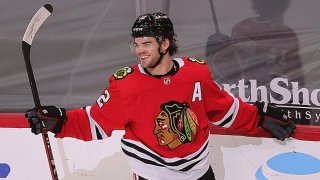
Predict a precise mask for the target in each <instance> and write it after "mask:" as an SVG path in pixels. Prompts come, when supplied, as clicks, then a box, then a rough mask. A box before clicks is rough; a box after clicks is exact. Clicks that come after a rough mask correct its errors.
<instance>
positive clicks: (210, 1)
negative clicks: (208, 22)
mask: <svg viewBox="0 0 320 180" xmlns="http://www.w3.org/2000/svg"><path fill="white" fill-rule="evenodd" d="M209 3H210V7H211V12H212V18H213V23H214V27H215V30H216V33H217V34H220V29H219V25H218V19H217V15H216V11H215V9H214V5H213V0H209Z"/></svg>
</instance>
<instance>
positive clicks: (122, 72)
mask: <svg viewBox="0 0 320 180" xmlns="http://www.w3.org/2000/svg"><path fill="white" fill-rule="evenodd" d="M132 72H133V68H132V67H130V66H127V67H123V68H121V69H119V70H117V71H116V72H115V73H114V74H113V75H112V76H113V77H114V79H115V80H121V79H124V78H126V77H127V76H129V75H130V74H132Z"/></svg>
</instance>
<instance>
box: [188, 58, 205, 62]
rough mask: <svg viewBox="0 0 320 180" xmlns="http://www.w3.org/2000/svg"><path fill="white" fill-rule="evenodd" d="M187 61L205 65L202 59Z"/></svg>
mask: <svg viewBox="0 0 320 180" xmlns="http://www.w3.org/2000/svg"><path fill="white" fill-rule="evenodd" d="M188 61H190V62H193V63H198V64H206V61H205V60H202V59H197V58H191V57H189V58H188Z"/></svg>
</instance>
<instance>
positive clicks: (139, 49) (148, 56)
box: [134, 37, 160, 68]
mask: <svg viewBox="0 0 320 180" xmlns="http://www.w3.org/2000/svg"><path fill="white" fill-rule="evenodd" d="M134 45H135V53H136V55H137V56H138V58H139V60H140V64H141V66H142V67H144V68H151V67H153V66H154V65H155V64H156V63H157V61H158V59H159V57H160V54H159V44H158V42H157V41H156V38H155V37H137V38H135V40H134Z"/></svg>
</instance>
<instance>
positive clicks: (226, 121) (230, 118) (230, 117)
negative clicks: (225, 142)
mask: <svg viewBox="0 0 320 180" xmlns="http://www.w3.org/2000/svg"><path fill="white" fill-rule="evenodd" d="M232 115H233V114H231V115H230V116H229V117H228V118H227V119H225V120H224V121H223V122H222V123H221V124H219V125H218V126H224V125H226V124H228V123H229V122H230V121H231V120H232Z"/></svg>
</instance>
